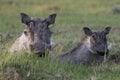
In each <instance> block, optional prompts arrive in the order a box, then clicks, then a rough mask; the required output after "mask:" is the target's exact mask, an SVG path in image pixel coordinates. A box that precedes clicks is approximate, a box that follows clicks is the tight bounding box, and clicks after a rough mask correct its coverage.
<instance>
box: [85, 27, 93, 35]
mask: <svg viewBox="0 0 120 80" xmlns="http://www.w3.org/2000/svg"><path fill="white" fill-rule="evenodd" d="M83 30H84V33H85V34H86V35H88V36H90V35H92V31H91V30H90V29H89V28H88V27H84V28H83Z"/></svg>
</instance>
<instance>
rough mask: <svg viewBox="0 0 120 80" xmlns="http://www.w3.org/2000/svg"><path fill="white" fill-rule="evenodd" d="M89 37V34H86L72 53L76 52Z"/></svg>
mask: <svg viewBox="0 0 120 80" xmlns="http://www.w3.org/2000/svg"><path fill="white" fill-rule="evenodd" d="M87 39H88V36H85V37H84V38H83V39H82V40H81V42H79V43H78V45H77V47H76V48H74V49H73V50H72V51H70V53H72V52H74V51H75V50H76V49H78V48H79V47H81V46H82V45H83V44H84V42H85V41H86V40H87Z"/></svg>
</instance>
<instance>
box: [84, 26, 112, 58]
mask: <svg viewBox="0 0 120 80" xmlns="http://www.w3.org/2000/svg"><path fill="white" fill-rule="evenodd" d="M110 29H111V27H106V28H105V30H103V31H92V30H90V29H89V28H88V27H84V28H83V30H84V32H85V34H86V35H87V36H88V37H89V38H90V44H91V48H90V50H91V51H92V52H94V53H98V54H100V55H102V56H103V55H104V54H107V53H108V51H109V50H108V42H107V38H106V35H107V34H109V31H110Z"/></svg>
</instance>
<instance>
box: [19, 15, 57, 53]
mask: <svg viewBox="0 0 120 80" xmlns="http://www.w3.org/2000/svg"><path fill="white" fill-rule="evenodd" d="M55 18H56V14H51V15H49V16H48V17H47V18H45V19H40V18H31V17H29V16H28V15H27V14H25V13H21V21H22V23H23V24H25V29H24V35H25V37H26V39H28V43H27V44H28V49H30V50H31V51H32V52H34V53H40V54H41V53H44V52H45V50H46V49H51V35H52V32H51V31H50V29H49V25H51V24H54V22H55Z"/></svg>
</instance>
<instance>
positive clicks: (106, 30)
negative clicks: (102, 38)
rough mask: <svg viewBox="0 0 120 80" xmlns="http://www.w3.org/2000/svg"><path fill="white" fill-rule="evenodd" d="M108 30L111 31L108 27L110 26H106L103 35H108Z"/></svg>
mask: <svg viewBox="0 0 120 80" xmlns="http://www.w3.org/2000/svg"><path fill="white" fill-rule="evenodd" d="M110 30H111V27H110V26H107V27H106V28H105V30H104V33H105V34H109V32H110Z"/></svg>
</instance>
